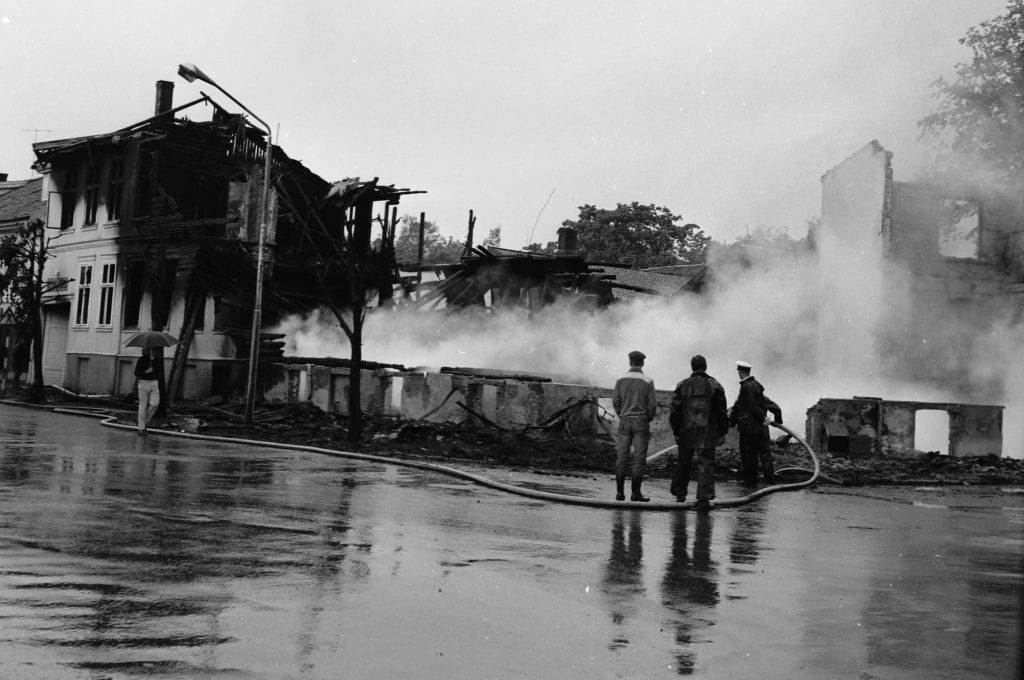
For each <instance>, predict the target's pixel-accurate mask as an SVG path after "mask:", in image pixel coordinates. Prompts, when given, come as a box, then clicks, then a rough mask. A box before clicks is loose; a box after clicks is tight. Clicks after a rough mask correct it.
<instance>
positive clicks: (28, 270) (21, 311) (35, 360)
mask: <svg viewBox="0 0 1024 680" xmlns="http://www.w3.org/2000/svg"><path fill="white" fill-rule="evenodd" d="M58 237H60V233H58V234H57V235H56V236H47V234H46V225H45V223H44V222H43V221H42V220H40V219H35V220H31V221H29V222H26V223H25V224H24V225H23V226H22V227H21V228H20V229H19V230H18V233H16V234H8V235H6V236H4V237H3V238H2V239H0V291H3V292H4V293H5V294H7V295H9V296H10V300H11V306H12V307H11V309H12V311H13V314H14V318H15V321H16V323H18V324H19V325H20V326H22V327H23V328H27V329H28V334H29V337H30V338H31V340H32V366H33V372H32V384H31V386H30V387H29V392H28V395H27V400H28V401H31V402H41V401H43V400H44V395H43V301H44V300H45V299H46V296H47V295H49V294H50V293H53V292H54V291H57V290H59V289H61V288H63V287H64V286H66V285H67V284H68V283H69V282H70V281H73V280H74V279H71V278H55V279H49V280H47V279H44V278H43V271H44V267H45V266H46V261H47V260H49V259H50V243H51V241H53V239H55V238H58Z"/></svg>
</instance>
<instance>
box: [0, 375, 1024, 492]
mask: <svg viewBox="0 0 1024 680" xmlns="http://www.w3.org/2000/svg"><path fill="white" fill-rule="evenodd" d="M7 397H8V398H14V399H15V400H17V394H14V395H12V394H10V393H9V394H8V395H7ZM46 400H47V405H48V406H50V407H56V406H68V407H71V406H76V405H79V406H80V405H84V404H88V406H89V407H90V408H96V407H98V406H104V405H105V406H108V407H109V408H111V409H112V410H120V411H121V412H122V413H123V415H121V416H119V417H121V418H122V419H124V420H125V421H126V422H129V423H133V422H134V409H135V403H134V399H133V398H132V397H126V398H118V397H77V396H76V395H74V394H73V393H70V392H67V391H65V390H60V391H58V390H49V389H48V390H47V393H46ZM244 407H245V404H244V402H241V401H238V402H229V401H221V400H218V401H217V402H210V401H207V402H185V401H179V402H176V403H175V404H174V407H173V413H172V414H170V415H167V416H165V417H163V418H160V417H157V418H156V419H155V420H154V421H153V423H152V424H151V427H153V428H167V429H174V430H178V431H184V432H197V433H198V434H204V435H211V436H223V437H231V438H236V439H252V440H262V441H268V442H276V443H284V444H301V445H307V446H316V447H320V448H327V449H333V450H338V451H354V452H359V453H369V454H374V455H380V456H388V457H393V458H406V459H416V460H423V461H428V462H435V463H442V464H456V463H458V462H460V461H466V462H472V463H477V464H482V465H492V466H502V467H509V468H513V469H524V470H535V471H548V472H552V471H557V472H564V473H571V472H580V473H605V474H608V475H611V474H614V469H615V447H614V444H613V441H612V439H611V437H610V436H608V435H607V434H603V433H602V435H600V436H589V437H581V436H578V435H572V434H570V433H569V432H568V430H567V428H564V427H557V426H553V427H549V426H545V427H543V428H537V427H524V428H521V429H517V430H512V429H508V428H499V427H492V426H491V425H490V424H489V423H487V422H483V421H481V419H480V417H479V415H478V414H475V413H472V412H470V411H469V410H468V409H467V410H466V414H465V415H466V417H465V419H464V420H462V421H461V422H456V423H451V422H443V423H435V422H429V421H425V420H422V419H421V420H408V419H402V418H398V417H395V416H382V415H371V414H364V416H363V423H362V428H363V436H362V440H361V441H359V442H349V441H348V439H347V438H348V417H347V414H332V413H326V412H324V411H322V410H321V409H319V408H318V407H316V406H314V405H313V404H311V403H309V402H301V403H290V404H285V403H260V404H257V406H256V411H255V415H254V418H253V421H254V422H253V423H252V424H247V423H246V422H245V418H244V416H243V414H244ZM555 425H557V423H555ZM772 447H773V451H774V454H775V467H776V469H777V470H780V471H783V473H784V474H783V475H782V476H783V477H784V479H783V481H786V480H790V479H792V480H796V479H806V473H802V472H800V471H799V470H794V468H798V469H806V470H809V469H810V468H811V467H812V466H813V463H812V461H811V460H810V457H809V456H808V455H807V452H806V451H805V450H804V448H803V446H802V445H801V444H800V443H799V442H796V441H795V440H792V439H791V438H789V437H780V438H779V439H778V440H776V441H774V442H773V443H772ZM652 453H653V452H652ZM818 455H819V459H820V464H821V478H820V480H821V483H835V484H843V485H894V484H895V485H942V484H960V485H977V484H992V485H1013V486H1020V485H1024V460H1021V459H1019V458H1008V457H1003V458H998V457H996V456H977V457H951V456H945V455H939V454H937V453H923V454H921V455H918V456H909V457H901V458H891V457H881V456H864V455H858V456H836V455H829V454H818ZM675 461H676V457H675V455H674V454H669V455H667V456H665V457H664V458H662V459H660V460H658V461H657V462H655V463H653V464H652V465H650V466H649V469H648V475H649V476H651V477H657V478H668V477H671V475H672V470H673V468H674V466H675ZM715 467H716V472H717V474H718V475H719V476H720V477H723V478H732V477H734V476H735V474H736V470H737V469H738V467H739V453H738V451H737V450H736V449H734V448H731V447H721V448H719V449H718V452H717V454H716V457H715Z"/></svg>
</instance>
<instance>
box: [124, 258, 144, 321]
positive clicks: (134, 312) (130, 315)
mask: <svg viewBox="0 0 1024 680" xmlns="http://www.w3.org/2000/svg"><path fill="white" fill-rule="evenodd" d="M145 277H146V263H145V262H142V261H135V262H129V263H128V269H127V275H126V277H125V279H126V280H125V283H124V297H123V298H122V300H123V305H124V327H125V328H138V327H139V311H140V310H141V308H142V292H143V287H144V286H145V281H146V279H145Z"/></svg>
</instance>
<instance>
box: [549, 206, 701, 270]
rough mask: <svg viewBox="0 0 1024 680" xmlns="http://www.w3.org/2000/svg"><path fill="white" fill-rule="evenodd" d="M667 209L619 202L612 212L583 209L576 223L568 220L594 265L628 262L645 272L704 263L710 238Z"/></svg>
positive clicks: (568, 225) (581, 251) (593, 207)
mask: <svg viewBox="0 0 1024 680" xmlns="http://www.w3.org/2000/svg"><path fill="white" fill-rule="evenodd" d="M681 221H682V218H681V217H680V216H679V215H674V214H672V211H671V210H669V209H668V208H663V207H659V206H655V205H641V204H639V203H637V202H635V201H634V202H633V203H630V204H629V205H626V204H625V203H619V204H618V206H617V207H616V208H614V209H613V210H607V209H604V208H597V207H595V206H592V205H582V206H580V215H579V219H577V220H565V221H564V222H562V225H563V226H566V227H573V228H575V229H576V231H577V232H578V235H579V249H580V253H581V254H582V255H583V256H584V257H585V258H587V259H588V260H590V261H591V262H616V263H619V262H621V263H628V264H630V265H632V266H633V267H636V268H639V269H643V268H646V267H657V266H663V265H671V264H680V263H684V264H685V263H697V262H702V261H703V260H704V251H705V250H706V248H707V245H708V242H709V241H710V240H711V239H710V237H708V236H705V235H704V232H703V231H701V229H700V227H698V226H697V225H696V224H683V225H681V224H678V223H679V222H681Z"/></svg>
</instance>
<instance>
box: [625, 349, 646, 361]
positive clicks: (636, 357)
mask: <svg viewBox="0 0 1024 680" xmlns="http://www.w3.org/2000/svg"><path fill="white" fill-rule="evenodd" d="M646 358H647V355H646V354H644V353H643V352H641V351H640V350H638V349H635V350H633V351H632V352H630V353H629V361H630V363H633V364H635V363H639V362H641V361H643V360H644V359H646Z"/></svg>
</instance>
